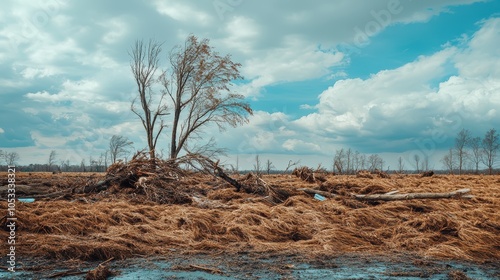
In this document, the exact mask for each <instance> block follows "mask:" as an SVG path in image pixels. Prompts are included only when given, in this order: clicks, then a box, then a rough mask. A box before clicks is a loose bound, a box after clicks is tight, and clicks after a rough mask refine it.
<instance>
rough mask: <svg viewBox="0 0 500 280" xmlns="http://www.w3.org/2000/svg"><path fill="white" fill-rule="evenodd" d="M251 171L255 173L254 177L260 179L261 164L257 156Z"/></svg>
mask: <svg viewBox="0 0 500 280" xmlns="http://www.w3.org/2000/svg"><path fill="white" fill-rule="evenodd" d="M253 169H254V171H255V175H257V177H260V174H261V173H262V164H261V162H260V159H259V155H256V156H255V163H254V165H253Z"/></svg>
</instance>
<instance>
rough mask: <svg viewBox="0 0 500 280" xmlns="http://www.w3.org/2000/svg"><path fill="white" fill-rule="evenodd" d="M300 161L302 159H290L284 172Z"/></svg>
mask: <svg viewBox="0 0 500 280" xmlns="http://www.w3.org/2000/svg"><path fill="white" fill-rule="evenodd" d="M299 163H300V159H299V160H298V161H292V160H289V161H288V165H287V166H286V168H285V171H283V173H287V172H288V171H289V170H290V168H292V167H294V166H296V165H298V164H299Z"/></svg>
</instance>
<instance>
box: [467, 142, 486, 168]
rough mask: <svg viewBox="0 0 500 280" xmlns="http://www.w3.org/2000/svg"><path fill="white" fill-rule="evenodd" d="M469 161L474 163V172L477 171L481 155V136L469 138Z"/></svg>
mask: <svg viewBox="0 0 500 280" xmlns="http://www.w3.org/2000/svg"><path fill="white" fill-rule="evenodd" d="M468 146H469V148H470V154H469V158H470V161H471V162H472V163H473V164H474V167H475V169H476V174H478V173H479V163H480V162H481V158H482V155H483V150H482V149H481V137H474V138H471V139H470V141H469V145H468Z"/></svg>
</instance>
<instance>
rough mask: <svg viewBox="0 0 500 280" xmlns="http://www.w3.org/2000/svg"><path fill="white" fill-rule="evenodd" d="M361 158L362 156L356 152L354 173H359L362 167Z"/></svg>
mask: <svg viewBox="0 0 500 280" xmlns="http://www.w3.org/2000/svg"><path fill="white" fill-rule="evenodd" d="M359 156H360V154H359V151H355V152H354V156H353V166H352V167H353V171H354V173H356V172H358V170H359V166H360V158H359Z"/></svg>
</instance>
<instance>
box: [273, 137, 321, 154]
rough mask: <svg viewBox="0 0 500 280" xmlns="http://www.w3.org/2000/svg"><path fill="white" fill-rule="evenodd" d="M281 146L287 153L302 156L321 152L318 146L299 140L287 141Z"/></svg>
mask: <svg viewBox="0 0 500 280" xmlns="http://www.w3.org/2000/svg"><path fill="white" fill-rule="evenodd" d="M282 146H283V148H285V149H286V150H288V151H293V152H297V153H304V154H310V153H316V152H319V151H321V148H320V146H319V145H318V144H314V143H310V142H305V141H303V140H300V139H288V140H286V141H285V142H284V143H283V145H282Z"/></svg>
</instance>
